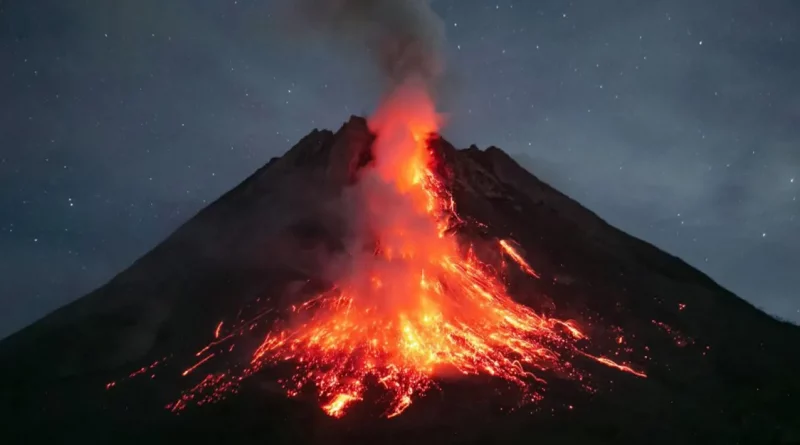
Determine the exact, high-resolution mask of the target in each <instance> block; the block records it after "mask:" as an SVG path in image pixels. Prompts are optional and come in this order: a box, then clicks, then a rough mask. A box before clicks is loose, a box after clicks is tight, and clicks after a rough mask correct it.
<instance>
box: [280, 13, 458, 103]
mask: <svg viewBox="0 0 800 445" xmlns="http://www.w3.org/2000/svg"><path fill="white" fill-rule="evenodd" d="M293 6H294V8H295V12H296V13H297V14H298V15H299V17H300V18H301V19H303V20H304V21H305V22H306V23H307V24H308V25H309V26H310V27H312V28H313V29H314V30H316V31H318V32H322V33H323V35H324V36H325V37H328V38H331V39H336V40H339V41H340V42H343V43H347V44H351V45H352V44H356V45H363V47H365V49H366V51H367V52H368V54H369V56H370V57H371V58H372V59H373V61H374V63H375V65H376V67H377V68H378V70H379V72H380V74H381V76H382V77H383V79H384V80H385V81H386V82H387V88H388V90H389V91H392V90H394V88H395V87H397V86H398V85H402V84H405V83H408V82H415V83H417V82H421V83H422V84H423V85H424V86H425V87H426V88H427V89H428V90H429V91H431V92H432V91H433V89H434V87H435V84H436V80H437V79H438V78H439V77H440V76H441V74H442V73H443V71H444V62H443V57H442V56H441V52H442V48H443V41H444V24H443V23H442V21H441V19H440V18H439V17H438V16H437V15H436V13H435V12H434V11H433V10H432V9H431V5H430V0H295V2H294V5H293Z"/></svg>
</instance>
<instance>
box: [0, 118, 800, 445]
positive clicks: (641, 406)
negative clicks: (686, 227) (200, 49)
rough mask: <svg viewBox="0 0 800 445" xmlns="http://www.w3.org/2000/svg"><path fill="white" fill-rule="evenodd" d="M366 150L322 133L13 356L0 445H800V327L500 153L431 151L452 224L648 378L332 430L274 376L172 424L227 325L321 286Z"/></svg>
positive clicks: (464, 386) (442, 399) (447, 398)
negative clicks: (516, 251) (514, 262)
mask: <svg viewBox="0 0 800 445" xmlns="http://www.w3.org/2000/svg"><path fill="white" fill-rule="evenodd" d="M371 141H372V136H371V135H370V134H369V131H368V130H367V127H366V123H365V121H364V120H362V119H360V118H352V119H351V120H350V121H349V122H348V123H347V124H346V125H345V126H343V127H342V129H340V130H339V131H338V132H337V133H335V134H334V133H332V132H329V131H316V130H315V131H314V132H312V133H311V134H309V135H308V136H307V137H306V138H304V139H303V140H302V141H300V142H299V143H298V145H297V146H295V147H294V148H292V149H291V150H290V151H289V152H288V153H286V154H285V155H284V156H283V157H281V158H277V159H273V160H272V161H271V162H270V163H269V164H267V165H266V166H264V167H262V168H261V169H259V170H258V171H257V172H256V173H255V174H254V175H252V176H251V177H250V178H248V179H247V180H246V181H244V182H243V183H242V184H241V185H239V186H238V187H236V188H235V189H233V190H231V191H230V192H229V193H227V194H226V195H224V196H223V197H221V198H220V199H219V200H218V201H216V202H215V203H213V204H212V205H210V206H208V207H207V208H206V209H204V210H202V211H201V212H200V213H199V214H198V215H197V216H195V217H194V218H193V219H191V220H190V221H189V222H187V223H186V224H185V225H183V226H182V227H181V228H180V229H178V230H177V231H176V232H175V233H174V234H172V236H170V237H169V238H168V239H166V240H165V241H164V242H163V243H161V244H160V245H158V246H157V247H156V248H155V249H153V250H152V251H151V252H150V253H148V254H147V255H145V256H144V257H142V258H141V259H140V260H138V261H137V262H136V263H134V264H133V265H132V266H131V267H130V268H128V269H127V270H125V271H124V272H122V273H120V274H119V275H117V276H116V277H115V278H114V279H113V280H111V281H110V282H109V283H108V284H106V285H105V286H103V287H101V288H100V289H98V290H96V291H94V292H92V293H91V294H89V295H87V296H85V297H83V298H81V299H80V300H78V301H76V302H75V303H73V304H70V305H68V306H66V307H64V308H62V309H60V310H58V311H56V312H54V313H52V314H50V315H48V316H47V317H45V318H43V319H42V320H40V321H39V322H37V323H35V324H34V325H32V326H30V327H28V328H26V329H24V330H22V331H20V332H18V333H17V334H15V335H13V336H11V337H9V338H7V339H5V340H3V341H2V342H0V364H2V366H0V394H2V400H1V401H0V419H2V420H1V421H0V438H2V439H1V440H2V442H3V443H107V444H117V443H147V444H160V443H170V444H172V443H189V442H195V443H224V444H236V443H262V444H299V443H324V444H331V445H332V444H372V443H381V444H388V443H398V444H401V443H403V444H405V443H415V444H419V445H422V444H437V445H438V444H442V443H487V444H488V443H519V444H532V443H536V444H549V443H553V444H556V443H557V444H584V443H585V444H605V443H608V444H612V443H613V444H619V443H626V444H627V443H632V444H638V443H658V444H661V443H663V444H668V443H669V444H689V443H698V444H709V443H715V444H716V443H719V444H735V443H740V444H745V443H780V444H789V443H800V346H799V345H800V328H798V327H797V326H794V325H791V324H789V323H784V322H781V321H778V320H775V319H773V318H771V317H769V316H768V315H766V314H764V313H762V312H761V311H759V310H757V309H756V308H754V307H753V306H751V305H750V304H748V303H746V302H745V301H743V300H741V299H740V298H738V297H737V296H735V295H733V294H731V293H730V292H728V291H726V290H725V289H723V288H721V287H720V286H719V285H717V284H716V283H714V282H713V281H712V280H711V279H710V278H708V277H707V276H705V275H704V274H702V273H701V272H699V271H697V270H696V269H693V268H692V267H690V266H689V265H687V264H686V263H684V262H683V261H681V260H680V259H678V258H675V257H673V256H671V255H669V254H667V253H665V252H662V251H660V250H658V249H657V248H655V247H653V246H652V245H649V244H647V243H645V242H643V241H641V240H638V239H636V238H633V237H631V236H629V235H626V234H625V233H623V232H621V231H619V230H617V229H615V228H613V227H611V226H609V225H608V224H606V223H605V222H604V221H602V220H601V219H600V218H598V217H597V216H596V215H594V214H593V213H591V212H590V211H588V210H587V209H585V208H583V207H581V206H580V205H579V204H578V203H576V202H574V201H572V200H571V199H569V198H568V197H566V196H564V195H562V194H560V193H559V192H558V191H556V190H554V189H552V188H551V187H549V186H548V185H547V184H544V183H542V182H541V181H539V180H538V179H537V178H536V177H535V176H533V175H532V174H530V173H529V172H527V171H526V170H524V169H523V168H521V167H520V166H519V165H518V164H517V163H516V162H515V161H514V160H513V159H511V158H510V157H509V156H508V155H506V154H505V153H504V152H503V151H501V150H499V149H497V148H489V149H487V150H485V151H481V150H478V149H477V148H474V147H472V148H469V149H466V150H456V149H454V148H453V147H452V146H450V145H449V144H448V143H447V142H446V141H444V140H442V139H437V140H434V141H433V142H432V143H433V145H434V147H435V149H436V151H437V153H438V156H439V157H440V159H441V160H442V161H443V165H444V166H445V167H446V168H444V169H443V170H442V171H443V174H444V175H446V177H447V178H448V179H447V180H448V183H449V185H450V187H451V188H452V191H453V194H454V197H455V200H456V204H457V209H458V212H459V214H460V215H461V216H462V217H463V218H465V220H468V221H480V222H482V223H484V224H486V226H485V227H482V226H480V225H478V224H467V225H465V226H464V227H462V228H461V229H460V230H461V232H462V233H461V235H462V236H463V237H465V238H467V239H470V240H477V239H481V238H491V237H501V238H505V237H513V238H514V239H516V240H517V241H518V242H519V244H520V245H521V246H522V248H523V250H524V251H525V253H526V256H527V258H528V260H529V262H530V263H531V265H532V266H533V267H534V268H535V269H536V270H537V271H539V272H540V273H541V275H542V277H543V279H542V280H540V281H539V282H537V283H536V284H535V288H531V285H530V284H523V283H530V281H525V280H522V279H521V278H520V277H517V278H515V277H514V276H512V277H510V278H509V285H510V289H511V291H512V294H513V295H514V296H515V297H517V298H518V300H519V301H520V302H523V303H525V304H529V305H531V306H533V307H535V308H536V309H537V310H541V311H545V312H550V313H554V314H555V315H556V316H558V317H560V318H570V319H574V320H577V322H578V323H579V324H580V325H581V326H583V327H584V328H585V329H586V330H587V331H588V333H589V335H590V337H591V338H592V348H594V349H595V350H596V351H598V352H600V351H604V350H610V348H611V347H612V346H615V345H614V343H616V342H617V341H619V338H620V336H624V341H625V344H626V345H627V346H629V347H630V351H632V352H631V353H630V356H629V357H627V358H629V360H630V361H631V362H633V363H634V364H635V365H636V366H637V367H638V369H642V370H644V371H645V372H646V373H647V375H648V377H647V378H638V377H635V376H633V375H630V374H626V373H622V372H619V371H617V370H614V369H611V368H608V367H605V366H602V365H599V364H597V363H595V362H592V361H591V360H588V359H587V360H586V361H585V363H576V366H581V367H584V368H586V369H587V370H589V371H591V374H592V375H593V384H594V386H595V387H596V389H597V390H596V392H594V393H590V392H586V391H583V390H580V389H576V387H575V386H574V385H567V384H562V383H561V382H560V381H559V380H558V379H548V380H549V381H550V384H549V385H548V388H547V390H546V393H545V399H544V400H543V401H542V402H541V403H539V404H537V405H534V406H528V407H524V408H521V409H516V410H512V411H511V412H509V409H510V408H512V407H514V406H515V404H514V402H513V401H510V400H507V399H505V398H503V397H499V396H496V395H495V391H494V390H495V389H497V388H496V387H495V385H496V382H491V381H486V380H484V379H461V380H454V381H445V382H443V383H442V385H441V386H442V388H441V390H435V391H433V392H431V393H430V394H429V395H428V396H427V397H425V398H424V399H421V400H419V401H417V402H415V404H414V405H412V407H411V408H410V409H409V410H408V411H407V412H406V413H404V414H403V415H402V416H400V417H398V418H394V419H389V420H386V419H381V418H379V417H378V415H377V414H380V413H376V412H374V410H371V409H370V404H369V403H363V404H360V405H358V406H357V407H355V408H353V410H352V412H351V413H350V414H349V415H347V416H345V417H344V418H343V419H341V420H335V419H331V418H329V417H327V416H325V415H324V414H323V413H322V411H321V410H320V409H319V407H318V405H317V403H316V401H314V400H308V399H304V398H299V399H287V398H286V397H285V396H284V395H283V394H282V393H281V391H280V389H279V388H278V387H277V386H276V385H275V383H274V381H275V376H273V375H270V374H268V373H264V374H263V375H258V376H255V377H253V378H251V379H248V380H246V381H245V382H244V384H243V386H242V388H241V391H240V392H239V394H237V395H234V396H231V397H228V398H227V399H226V400H224V401H222V402H219V403H216V404H207V405H204V406H200V407H189V408H188V409H186V410H185V411H183V412H182V413H181V414H180V415H176V414H172V413H170V412H169V411H168V410H166V409H164V406H165V405H166V404H168V403H170V402H172V401H174V400H175V398H176V396H177V395H179V394H180V391H181V390H182V389H185V388H186V387H187V385H191V384H193V383H187V381H186V379H184V378H182V377H181V375H180V371H181V370H182V369H184V368H185V366H186V365H187V364H190V363H191V361H190V360H188V359H187V358H186V357H189V358H191V357H192V356H193V354H194V352H195V351H196V350H197V349H198V347H199V346H202V345H204V344H205V343H207V342H208V339H209V336H210V333H211V332H212V331H213V329H214V326H215V324H216V323H217V322H218V321H219V320H220V319H221V318H223V317H225V316H230V315H232V314H235V313H236V311H237V310H239V309H240V308H241V307H244V306H247V305H248V304H252V303H254V302H255V300H256V299H257V298H261V300H259V301H260V303H259V304H276V305H279V304H285V302H281V301H280V299H281V298H282V297H281V296H282V295H285V294H286V293H287V289H290V288H293V287H294V288H296V287H297V286H301V285H302V283H306V282H307V281H308V279H310V278H312V279H313V278H314V271H315V270H316V269H317V267H318V266H319V265H318V264H316V261H317V260H316V259H315V258H317V256H315V255H312V254H310V253H309V252H315V251H318V249H324V248H334V247H331V246H334V245H335V244H336V232H337V229H336V227H337V223H336V215H337V209H335V208H331V203H335V202H337V199H338V198H337V197H338V196H339V194H340V191H341V189H342V187H345V186H346V185H347V184H348V183H349V182H350V181H352V179H353V174H354V173H355V171H356V170H357V169H358V168H359V167H360V166H362V165H364V164H366V163H368V162H369V156H370V155H369V147H370V144H371ZM445 170H446V171H445ZM326 246H327V247H326ZM524 286H528V288H525V287H524ZM264 299H267V300H269V301H271V302H269V303H265V300H264ZM164 357H167V358H168V360H167V361H166V362H165V364H164V365H159V366H158V367H155V368H153V369H148V370H147V371H146V372H143V373H142V374H141V375H139V376H137V377H136V378H134V379H129V380H126V379H125V376H128V375H129V374H131V373H132V372H133V371H136V370H138V369H140V368H142V367H148V366H150V364H151V363H153V362H154V361H156V360H161V359H162V358H164ZM270 372H278V373H279V372H280V370H275V371H270ZM109 382H117V383H116V384H115V385H114V386H113V387H112V388H110V389H106V386H107V384H108V383H109ZM194 383H196V381H195V382H194Z"/></svg>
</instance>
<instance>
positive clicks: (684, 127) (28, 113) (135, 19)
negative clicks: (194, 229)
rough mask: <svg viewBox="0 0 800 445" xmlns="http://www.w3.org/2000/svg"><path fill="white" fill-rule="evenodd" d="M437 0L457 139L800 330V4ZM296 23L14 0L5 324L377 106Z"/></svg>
mask: <svg viewBox="0 0 800 445" xmlns="http://www.w3.org/2000/svg"><path fill="white" fill-rule="evenodd" d="M432 5H433V8H434V9H435V11H436V12H437V13H438V15H439V17H441V18H442V21H443V23H444V25H445V28H446V29H445V32H446V35H447V41H446V44H444V53H445V58H446V63H447V67H448V71H449V72H450V73H454V74H456V75H457V79H458V88H457V89H456V90H455V91H457V94H451V95H448V96H447V97H446V98H445V99H444V100H443V102H442V106H443V108H444V110H443V111H446V112H448V113H449V115H450V121H449V122H450V124H449V126H448V128H447V129H445V135H446V136H447V137H448V138H449V139H451V140H452V141H453V142H454V143H457V144H458V145H462V146H466V145H468V144H470V143H477V144H478V145H480V146H484V147H485V146H488V145H498V146H500V147H502V148H504V149H506V150H507V151H509V152H515V153H520V154H525V155H526V156H527V157H528V158H529V161H528V163H529V166H530V168H531V170H533V172H534V173H537V174H539V175H540V176H542V177H543V178H544V179H546V180H548V181H550V182H552V183H553V184H554V185H556V186H557V187H559V188H560V189H562V190H563V191H564V192H566V193H567V194H569V195H571V196H573V197H575V198H576V199H578V200H579V201H581V202H582V203H584V204H585V205H587V206H589V207H590V208H591V209H593V210H595V211H596V212H598V213H599V214H600V215H601V216H603V217H604V218H606V219H607V220H609V221H610V222H611V223H613V224H615V225H617V226H619V227H621V228H622V229H624V230H627V231H629V232H631V233H633V234H635V235H637V236H639V237H642V238H644V239H647V240H649V241H651V242H654V243H655V244H657V245H658V246H660V247H662V248H664V249H666V250H668V251H670V252H671V253H674V254H677V255H679V256H681V257H683V258H685V259H686V260H688V261H689V262H690V263H692V264H693V265H696V266H698V267H700V268H701V269H702V270H704V271H706V272H707V273H709V274H710V275H711V276H712V277H713V278H715V279H717V280H718V281H719V282H720V283H722V284H723V285H725V286H727V287H729V288H731V289H732V290H734V291H735V292H737V293H739V294H740V295H742V296H743V297H745V298H747V299H748V300H750V301H752V302H754V303H755V304H756V305H758V306H760V307H763V308H765V309H767V310H768V311H770V312H772V313H776V314H778V315H780V316H782V317H785V318H790V319H793V320H800V313H798V312H797V311H798V309H800V301H798V299H799V298H798V296H797V295H798V294H797V289H799V288H800V278H799V277H798V275H797V274H796V273H795V270H796V268H797V266H796V265H797V264H800V230H798V228H799V223H798V220H797V218H796V215H797V213H798V209H800V203H798V201H797V195H798V194H800V193H798V191H800V190H798V188H799V187H800V158H799V156H800V149H798V147H800V130H798V129H797V122H798V118H800V89H798V88H797V81H796V80H795V79H800V58H798V57H797V54H800V35H798V30H797V28H796V23H798V22H800V7H798V6H797V5H795V4H793V3H792V2H788V1H777V0H773V1H766V2H758V3H757V4H756V3H754V2H750V1H745V0H730V1H727V0H726V1H722V0H714V1H708V2H694V1H688V0H680V1H673V0H663V1H658V2H639V1H633V0H616V1H609V2H596V1H590V0H580V1H573V2H571V3H569V2H563V1H540V2H531V1H513V2H512V1H499V2H496V3H488V2H483V1H477V0H475V1H473V0H462V1H447V0H441V1H434V2H433V3H432ZM296 31H297V32H298V33H302V31H303V30H302V29H297V30H296ZM285 32H286V21H285V17H284V16H282V15H280V14H278V12H277V11H276V10H275V9H274V7H272V6H271V5H270V4H269V2H262V1H255V0H238V1H233V0H230V1H227V0H226V1H211V0H200V1H192V2H190V1H184V0H174V1H171V2H163V1H155V0H141V1H138V2H122V3H119V2H117V3H115V4H113V5H112V4H110V3H108V2H101V1H99V0H89V1H85V2H60V1H55V0H41V1H39V2H36V3H35V4H33V3H32V2H23V1H15V2H5V3H3V5H2V6H0V66H2V67H3V70H2V72H0V103H2V104H3V107H2V109H0V209H2V212H0V252H2V253H3V255H2V256H0V281H2V282H3V283H4V286H3V287H4V292H3V295H2V298H1V299H0V333H8V332H10V331H12V330H16V329H18V328H19V327H21V326H23V325H24V324H26V323H29V322H31V321H33V319H35V318H36V317H39V316H41V315H43V314H44V313H46V312H47V311H49V310H52V309H54V308H55V307H57V306H59V305H61V304H63V303H66V302H68V301H71V300H72V299H74V298H76V297H78V296H80V295H81V294H83V293H85V292H87V291H89V290H91V289H92V288H94V287H96V286H98V285H100V284H102V283H103V282H104V281H105V280H107V279H109V278H110V277H111V276H113V274H114V273H115V272H116V271H119V270H120V269H122V268H124V267H125V266H126V265H128V264H130V263H131V262H132V261H133V260H134V259H135V258H137V257H138V256H140V255H141V254H143V253H144V252H146V251H147V250H148V249H149V248H150V247H152V246H154V245H155V244H156V243H157V242H158V241H159V240H161V239H163V238H164V237H165V236H166V235H168V233H169V232H170V231H171V230H173V229H174V228H175V227H177V225H179V224H180V223H181V222H183V221H185V220H186V219H187V218H189V217H190V216H191V215H192V214H193V213H194V212H195V211H197V210H198V209H199V208H201V207H202V206H204V205H205V204H206V203H207V202H209V201H211V200H213V199H214V198H216V197H217V196H219V195H220V194H221V193H223V192H224V191H226V190H227V189H229V188H231V187H232V186H234V185H236V184H237V183H238V182H239V181H241V180H242V179H244V178H245V177H246V176H247V175H249V174H250V173H251V172H252V171H254V170H255V169H256V168H258V167H259V166H261V165H262V164H263V163H265V162H266V161H267V160H268V159H269V158H270V157H272V156H275V155H278V154H280V153H282V152H283V151H285V150H286V149H288V148H289V147H290V146H291V145H292V144H293V143H294V142H295V141H296V140H298V139H299V138H300V137H302V136H303V135H304V134H306V133H307V132H308V131H309V130H310V129H311V128H313V127H320V128H321V127H327V128H335V127H338V126H339V125H340V124H341V122H342V121H343V120H345V119H346V118H347V116H348V115H349V114H351V113H357V114H364V113H367V112H369V111H371V110H372V109H373V107H374V105H375V103H376V100H377V98H378V97H379V95H380V94H381V92H382V89H383V86H384V82H382V80H381V78H380V76H376V75H375V73H374V71H375V70H374V67H373V61H374V59H369V58H368V57H363V54H362V53H359V52H358V51H347V50H342V48H341V45H338V44H334V43H332V42H328V41H325V40H324V39H317V38H312V37H313V35H312V36H308V37H309V38H304V39H297V38H292V39H287V38H286V33H285ZM447 82H448V84H447V85H445V87H452V82H451V81H450V80H449V79H448V80H447ZM792 178H795V181H794V182H792Z"/></svg>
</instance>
